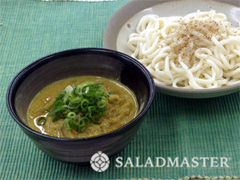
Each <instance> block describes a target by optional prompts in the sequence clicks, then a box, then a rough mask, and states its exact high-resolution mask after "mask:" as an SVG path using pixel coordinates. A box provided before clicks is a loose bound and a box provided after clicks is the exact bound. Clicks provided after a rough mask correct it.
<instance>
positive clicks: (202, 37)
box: [128, 10, 240, 89]
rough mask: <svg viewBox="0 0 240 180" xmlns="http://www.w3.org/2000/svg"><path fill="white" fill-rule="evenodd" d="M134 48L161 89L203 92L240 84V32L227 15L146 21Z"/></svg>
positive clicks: (201, 14) (149, 18)
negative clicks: (170, 87) (169, 88)
mask: <svg viewBox="0 0 240 180" xmlns="http://www.w3.org/2000/svg"><path fill="white" fill-rule="evenodd" d="M128 48H129V49H130V50H131V51H132V54H131V56H132V57H134V58H136V59H137V60H139V61H140V62H141V63H142V64H143V65H145V66H146V67H147V69H148V70H149V71H150V73H151V74H152V76H153V78H154V81H155V83H156V84H162V85H167V86H172V87H179V88H188V89H201V88H214V87H222V86H229V85H233V84H236V83H240V27H236V28H234V27H231V23H230V22H228V21H227V17H226V15H225V14H223V13H216V12H215V11H214V10H211V11H208V12H201V11H197V12H195V13H191V14H188V15H186V16H184V17H180V16H177V17H159V16H157V15H145V16H143V17H142V18H141V19H140V21H139V23H138V25H137V27H136V32H135V33H132V34H130V36H129V40H128Z"/></svg>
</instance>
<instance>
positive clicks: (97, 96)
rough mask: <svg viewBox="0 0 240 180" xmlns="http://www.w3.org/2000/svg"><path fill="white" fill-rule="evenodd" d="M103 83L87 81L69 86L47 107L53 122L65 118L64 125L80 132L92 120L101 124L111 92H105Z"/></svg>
mask: <svg viewBox="0 0 240 180" xmlns="http://www.w3.org/2000/svg"><path fill="white" fill-rule="evenodd" d="M102 85H103V83H94V82H85V83H82V84H79V85H77V86H76V87H72V86H71V85H69V86H67V87H66V88H65V90H64V91H62V92H60V93H59V94H58V95H57V96H56V100H55V101H54V102H53V104H52V105H51V106H49V107H48V108H47V109H46V111H48V112H49V114H48V116H52V117H53V119H52V121H53V122H54V121H57V120H58V119H61V118H63V119H64V123H63V126H66V127H67V129H68V130H71V129H74V130H75V131H77V132H79V133H81V132H84V131H85V130H86V129H87V127H88V126H89V123H90V122H92V123H95V124H100V119H101V118H102V116H103V115H104V112H105V111H106V110H107V104H108V101H109V95H110V94H111V92H105V91H104V90H103V89H102Z"/></svg>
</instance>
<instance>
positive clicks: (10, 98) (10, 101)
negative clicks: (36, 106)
mask: <svg viewBox="0 0 240 180" xmlns="http://www.w3.org/2000/svg"><path fill="white" fill-rule="evenodd" d="M72 53H81V54H84V53H85V54H88V53H96V54H99V53H100V54H106V53H107V54H108V55H110V56H115V57H117V56H120V57H121V58H122V59H124V61H128V62H131V63H133V64H134V65H135V66H137V67H138V68H139V69H140V70H141V71H142V73H143V74H144V75H145V76H146V77H147V78H146V79H147V82H148V85H149V89H150V91H149V98H148V100H147V102H146V105H145V107H144V108H143V109H142V111H141V112H139V114H138V115H137V116H136V117H135V118H134V119H133V120H131V121H130V122H128V123H127V124H125V125H124V126H122V127H120V128H118V129H116V130H113V131H110V132H108V133H105V134H100V135H98V136H92V137H85V138H59V137H54V136H49V135H46V134H42V133H40V132H37V131H35V130H33V129H31V128H30V127H29V126H27V125H26V124H25V123H24V122H22V120H21V119H20V118H19V117H18V115H17V114H16V112H15V107H14V98H15V92H16V91H17V89H18V87H17V85H19V84H21V83H22V79H21V78H23V76H28V75H29V74H30V73H31V72H33V71H34V69H35V68H37V67H40V66H43V65H45V64H46V63H48V62H50V61H52V60H54V59H52V58H57V57H61V56H62V55H65V56H67V55H69V54H72ZM19 79H20V80H21V82H19ZM154 97H155V84H154V80H153V78H152V76H151V74H150V73H149V71H148V70H147V69H146V68H145V67H144V66H143V65H142V64H141V63H140V62H138V61H137V60H135V59H134V58H132V57H130V56H128V55H126V54H124V53H121V52H119V51H115V50H111V49H106V48H92V47H89V48H75V49H68V50H63V51H58V52H55V53H52V54H49V55H46V56H44V57H42V58H40V59H38V60H35V61H33V62H32V63H30V64H29V65H27V66H26V67H24V68H23V69H22V70H20V71H19V72H18V73H17V74H16V75H15V76H14V78H13V79H12V81H11V83H10V85H9V87H8V90H7V94H6V105H7V109H8V111H9V113H10V115H11V116H12V118H13V119H14V121H15V122H16V123H17V124H18V125H20V127H21V128H23V129H24V130H26V131H27V132H29V133H31V134H33V135H35V136H39V137H41V138H46V139H51V140H55V141H62V142H75V141H79V140H81V141H86V140H93V139H98V138H104V137H107V136H111V135H114V134H118V133H121V132H122V131H126V130H128V129H130V128H131V127H132V126H134V125H135V124H136V123H137V122H138V121H139V120H140V119H141V118H142V117H143V116H144V115H145V114H146V113H147V111H148V109H149V108H150V106H151V104H152V102H153V99H154Z"/></svg>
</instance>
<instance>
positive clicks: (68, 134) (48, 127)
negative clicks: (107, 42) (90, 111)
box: [27, 76, 138, 138]
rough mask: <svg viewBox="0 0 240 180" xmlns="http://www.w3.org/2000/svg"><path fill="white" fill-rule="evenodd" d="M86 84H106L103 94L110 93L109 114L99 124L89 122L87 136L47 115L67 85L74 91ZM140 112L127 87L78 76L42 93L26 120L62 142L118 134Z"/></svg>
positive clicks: (111, 81)
mask: <svg viewBox="0 0 240 180" xmlns="http://www.w3.org/2000/svg"><path fill="white" fill-rule="evenodd" d="M86 81H91V82H95V83H103V85H102V87H103V90H104V91H105V92H111V94H110V95H109V102H108V104H107V110H106V111H105V112H104V115H103V116H102V118H101V119H100V123H99V124H95V123H93V122H90V124H89V126H88V128H87V129H86V130H85V131H84V132H81V133H79V132H77V131H75V130H74V129H71V130H68V129H67V127H66V126H63V122H64V119H63V118H60V119H58V120H57V121H55V122H53V121H52V120H53V117H52V116H49V115H48V114H49V111H46V109H47V108H48V107H49V106H51V105H52V104H53V102H54V101H55V99H56V96H57V95H58V94H59V93H60V92H62V91H63V90H64V89H65V88H66V87H67V86H68V85H71V86H73V87H75V86H76V85H78V84H81V83H84V82H86ZM137 112H138V104H137V101H136V97H135V95H134V94H133V92H132V91H131V90H129V89H128V88H127V87H126V86H124V85H122V84H121V83H119V82H117V81H114V80H111V79H107V78H102V77H95V76H78V77H71V78H66V79H63V80H60V81H57V82H55V83H53V84H50V85H48V86H47V87H45V88H44V89H43V90H41V91H40V92H39V93H38V94H37V95H36V96H35V97H34V99H33V101H32V102H31V104H30V106H29V108H28V114H27V118H28V125H29V127H31V128H32V129H34V130H36V131H38V132H41V133H43V134H46V135H49V136H55V137H61V138H84V137H92V136H97V135H100V134H104V133H107V132H110V131H113V130H116V129H118V128H120V127H122V126H123V125H125V124H127V123H128V122H130V121H131V120H132V119H134V117H136V115H137ZM41 117H45V119H46V122H45V124H44V125H39V123H38V120H39V118H41Z"/></svg>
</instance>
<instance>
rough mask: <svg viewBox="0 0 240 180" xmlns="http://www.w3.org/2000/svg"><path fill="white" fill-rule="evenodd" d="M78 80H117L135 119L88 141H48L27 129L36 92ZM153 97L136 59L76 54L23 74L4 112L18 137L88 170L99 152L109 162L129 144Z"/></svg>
mask: <svg viewBox="0 0 240 180" xmlns="http://www.w3.org/2000/svg"><path fill="white" fill-rule="evenodd" d="M82 75H92V76H101V77H106V78H111V79H115V80H116V79H119V81H120V82H121V83H122V84H124V85H126V86H127V87H128V88H130V89H131V90H132V91H133V92H134V94H135V95H136V98H137V102H138V105H139V113H138V115H137V116H136V117H135V118H134V119H133V120H132V121H131V122H129V123H128V124H126V125H124V126H123V127H121V128H119V129H117V130H114V131H112V132H109V133H106V134H103V135H99V136H95V137H89V138H78V139H67V138H58V137H52V136H48V135H45V134H42V133H39V132H36V131H34V130H32V129H31V128H30V127H28V122H27V110H28V107H29V105H30V103H31V101H32V99H33V98H34V96H35V95H36V94H37V93H39V91H41V90H42V89H43V88H44V87H46V86H47V85H49V84H51V83H53V82H56V81H58V80H61V79H64V78H68V77H73V76H82ZM154 95H155V85H154V81H153V79H152V77H151V75H150V74H149V72H148V71H147V70H146V69H145V67H144V66H143V65H141V64H140V63H139V62H137V61H136V60H135V59H133V58H131V57H130V56H128V55H125V54H123V53H120V52H117V51H113V50H108V49H100V48H81V49H73V50H66V51H62V52H58V53H55V54H51V55H49V56H46V57H43V58H41V59H39V60H37V61H35V62H33V63H31V64H30V65H28V66H27V67H25V68H24V69H22V70H21V71H20V72H19V73H18V74H17V75H16V76H15V77H14V79H13V80H12V82H11V84H10V86H9V88H8V92H7V107H8V110H9V113H10V114H11V116H12V117H13V119H14V120H15V121H16V122H17V124H18V125H19V126H20V127H21V129H22V130H23V132H24V133H25V134H26V135H27V136H29V137H30V138H31V140H32V141H33V142H34V144H35V145H36V146H37V147H38V148H39V149H40V150H42V151H43V152H44V153H45V154H47V155H49V156H50V157H52V158H55V159H57V160H61V161H65V162H76V163H80V164H89V162H90V159H91V156H92V155H93V154H95V153H97V152H98V151H102V152H104V153H105V154H107V155H108V156H111V155H113V154H115V153H117V152H119V151H120V150H122V149H123V148H124V147H126V146H127V144H129V143H130V141H131V140H132V139H133V138H134V136H135V135H136V132H137V130H138V129H139V127H140V125H141V123H142V121H143V119H144V116H145V114H146V112H147V111H148V109H149V107H150V106H151V104H152V101H153V98H154Z"/></svg>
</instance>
